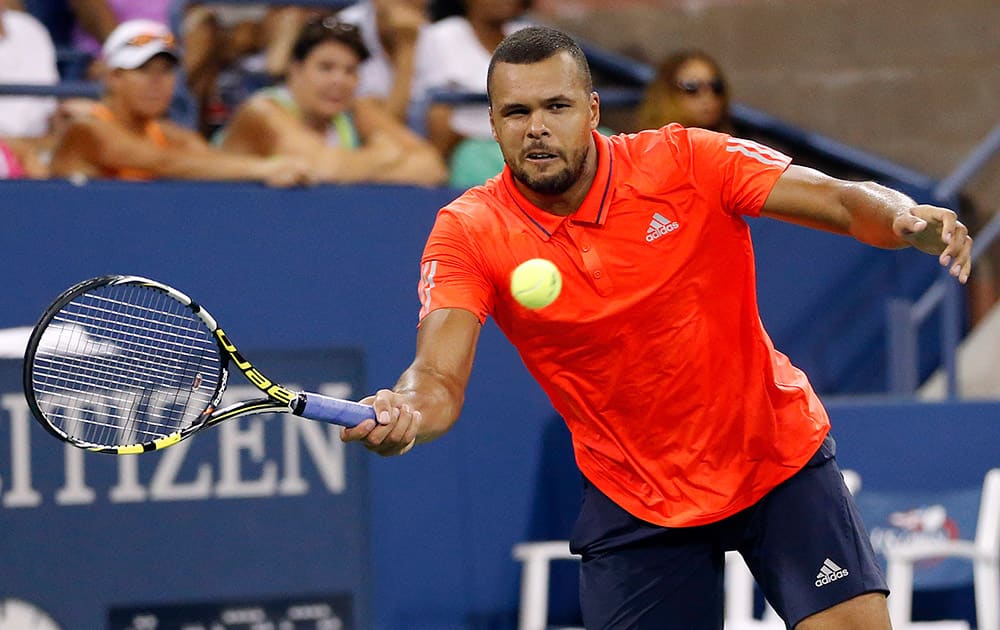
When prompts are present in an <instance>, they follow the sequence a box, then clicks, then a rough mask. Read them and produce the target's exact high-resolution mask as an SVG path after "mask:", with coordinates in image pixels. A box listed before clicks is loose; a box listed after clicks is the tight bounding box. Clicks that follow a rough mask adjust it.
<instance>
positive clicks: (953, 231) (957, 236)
mask: <svg viewBox="0 0 1000 630" xmlns="http://www.w3.org/2000/svg"><path fill="white" fill-rule="evenodd" d="M762 214H763V215H765V216H769V217H772V218H776V219H782V220H785V221H790V222H792V223H797V224H799V225H804V226H807V227H813V228H818V229H822V230H828V231H831V232H836V233H838V234H845V235H850V236H853V237H854V238H856V239H858V240H859V241H861V242H862V243H867V244H869V245H874V246H876V247H885V248H901V247H909V246H912V247H916V248H917V249H919V250H920V251H922V252H926V253H928V254H932V255H934V256H937V257H938V260H939V261H940V263H941V265H942V266H943V267H946V268H948V270H949V272H950V273H951V275H953V276H955V277H956V278H958V280H959V281H960V282H962V283H965V281H966V280H968V278H969V273H970V272H971V271H972V238H971V237H970V236H969V230H968V228H966V226H965V225H964V224H963V223H962V222H961V221H959V220H958V217H957V216H956V215H955V213H954V212H953V211H951V210H949V209H947V208H940V207H938V206H931V205H924V204H917V203H916V202H915V201H913V199H911V198H910V197H908V196H906V195H904V194H903V193H901V192H898V191H895V190H892V189H891V188H886V187H885V186H882V185H879V184H876V183H874V182H849V181H844V180H840V179H836V178H833V177H830V176H828V175H824V174H823V173H821V172H819V171H817V170H814V169H811V168H805V167H802V166H795V165H793V166H790V167H789V168H788V170H787V171H785V173H784V174H782V176H781V177H780V178H779V179H778V182H777V183H776V184H775V186H774V188H773V189H772V190H771V194H770V195H769V196H768V198H767V201H766V202H765V203H764V207H763V209H762Z"/></svg>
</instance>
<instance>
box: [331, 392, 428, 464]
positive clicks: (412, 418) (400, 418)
mask: <svg viewBox="0 0 1000 630" xmlns="http://www.w3.org/2000/svg"><path fill="white" fill-rule="evenodd" d="M360 402H361V403H362V404H365V405H371V406H372V407H374V408H375V415H376V418H377V419H378V421H377V422H376V421H375V420H365V421H364V422H362V423H361V424H359V425H358V426H356V427H352V428H350V429H343V430H342V431H341V433H340V439H341V440H343V441H344V442H361V443H362V444H364V445H365V448H367V449H368V450H369V451H372V452H375V453H378V454H379V455H384V456H390V455H402V454H404V453H408V452H409V451H410V449H412V448H413V445H414V444H416V443H417V430H418V429H419V428H420V421H421V415H420V412H419V411H417V410H415V409H413V407H412V405H410V404H409V402H407V401H405V400H403V397H402V396H401V395H399V394H397V393H395V392H393V391H392V390H390V389H381V390H379V391H378V392H377V393H376V394H375V395H374V396H368V397H367V398H364V399H362V400H361V401H360Z"/></svg>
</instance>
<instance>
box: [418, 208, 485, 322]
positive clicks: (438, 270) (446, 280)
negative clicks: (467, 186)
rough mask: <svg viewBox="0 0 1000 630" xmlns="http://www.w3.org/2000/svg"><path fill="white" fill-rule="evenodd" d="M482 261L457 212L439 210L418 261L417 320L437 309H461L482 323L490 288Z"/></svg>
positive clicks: (481, 256) (446, 209)
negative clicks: (418, 312) (418, 305)
mask: <svg viewBox="0 0 1000 630" xmlns="http://www.w3.org/2000/svg"><path fill="white" fill-rule="evenodd" d="M483 260H484V259H483V254H482V252H481V251H480V250H479V249H478V247H477V246H476V240H475V239H474V238H473V237H472V235H471V234H469V232H468V231H467V230H466V229H465V226H464V225H463V223H462V221H461V215H460V214H458V213H456V212H454V211H452V210H450V209H449V208H444V209H443V210H441V211H440V212H439V213H438V217H437V220H436V221H435V222H434V228H433V229H432V230H431V234H430V236H429V237H428V239H427V244H426V245H425V246H424V254H423V257H422V258H421V261H420V282H419V284H418V292H419V294H420V315H419V319H420V321H423V319H424V317H426V316H427V315H428V314H430V313H432V312H433V311H435V310H437V309H439V308H461V309H464V310H467V311H469V312H471V313H472V314H474V315H475V316H476V317H478V318H479V323H481V324H482V323H484V322H485V321H486V318H487V316H488V315H489V314H490V313H491V312H492V311H493V306H494V291H493V285H492V283H491V282H490V281H489V279H488V278H489V276H488V275H487V274H486V273H485V271H484V270H485V266H484V264H483Z"/></svg>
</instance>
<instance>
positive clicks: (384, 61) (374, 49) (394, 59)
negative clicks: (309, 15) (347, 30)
mask: <svg viewBox="0 0 1000 630" xmlns="http://www.w3.org/2000/svg"><path fill="white" fill-rule="evenodd" d="M427 4H428V0H362V1H361V2H357V3H356V4H354V5H352V6H350V7H347V8H346V9H344V10H342V11H341V12H340V13H338V14H337V18H338V19H339V20H340V21H341V22H347V23H349V24H354V25H355V26H357V27H358V29H359V30H360V31H361V39H362V41H364V43H365V46H366V47H367V48H368V52H369V53H370V56H369V57H368V59H367V60H365V62H364V63H362V64H361V69H360V73H359V77H360V79H359V84H358V96H359V97H365V96H371V97H374V98H377V99H379V100H380V101H381V102H382V104H383V105H384V106H385V108H386V109H387V110H388V111H389V113H391V114H392V115H393V116H395V117H396V119H397V120H399V121H400V122H403V123H407V122H408V117H409V113H410V97H411V94H412V91H413V72H414V67H415V64H416V48H417V36H418V34H419V33H420V31H421V29H422V28H423V27H424V26H425V25H426V24H427Z"/></svg>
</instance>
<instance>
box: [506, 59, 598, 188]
mask: <svg viewBox="0 0 1000 630" xmlns="http://www.w3.org/2000/svg"><path fill="white" fill-rule="evenodd" d="M491 79H492V85H491V86H490V94H491V99H492V100H491V107H490V121H491V123H492V125H493V136H494V137H495V138H496V140H497V142H498V143H499V144H500V150H501V151H502V152H503V156H504V160H505V161H506V162H507V165H508V166H509V167H510V170H511V173H512V174H513V175H514V177H515V179H517V180H518V181H519V182H521V183H522V184H523V185H524V186H525V187H527V188H529V189H530V190H533V191H535V192H537V193H539V194H542V195H563V194H566V193H569V192H571V191H573V189H574V186H576V187H578V188H579V187H583V188H587V187H589V185H590V182H589V180H588V181H584V180H585V178H583V177H582V176H583V175H584V173H585V172H587V167H588V165H589V162H588V159H589V158H591V157H593V159H596V156H592V155H591V146H592V144H593V137H592V136H591V130H593V129H596V128H597V124H598V122H599V119H600V114H599V105H598V99H597V95H596V94H595V93H593V92H588V91H587V87H588V86H587V85H586V84H585V80H584V77H583V76H581V74H580V70H579V67H578V66H577V64H576V62H575V61H574V60H573V58H572V57H571V56H570V55H569V53H565V52H561V53H558V54H556V55H554V56H552V57H549V58H548V59H545V60H544V61H540V62H538V63H531V64H510V63H499V64H497V65H496V67H495V68H494V69H493V75H492V78H491Z"/></svg>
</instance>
